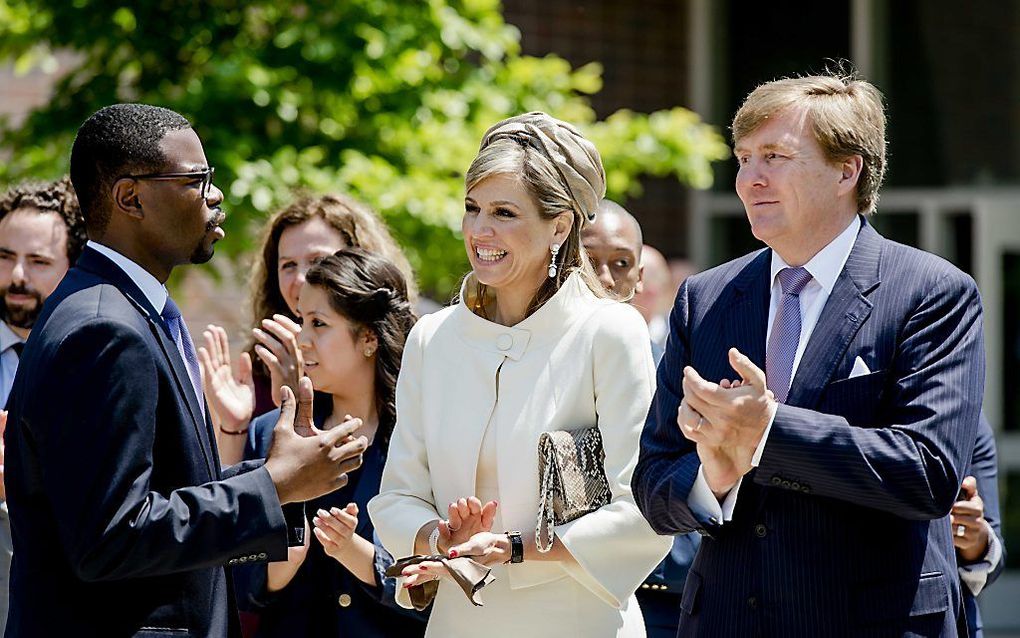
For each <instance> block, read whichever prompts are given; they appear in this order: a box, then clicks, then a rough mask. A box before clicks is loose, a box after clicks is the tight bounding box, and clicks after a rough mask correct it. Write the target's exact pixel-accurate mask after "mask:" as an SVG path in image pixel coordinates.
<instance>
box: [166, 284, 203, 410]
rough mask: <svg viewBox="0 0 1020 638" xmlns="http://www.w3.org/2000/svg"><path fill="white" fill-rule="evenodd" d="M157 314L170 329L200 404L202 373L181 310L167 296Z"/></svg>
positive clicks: (201, 398)
mask: <svg viewBox="0 0 1020 638" xmlns="http://www.w3.org/2000/svg"><path fill="white" fill-rule="evenodd" d="M159 316H160V317H162V318H163V321H165V322H166V327H167V328H169V329H170V336H171V337H173V339H174V343H175V344H176V345H177V351H178V352H180V353H181V358H182V359H184V364H185V365H186V366H187V368H188V376H189V377H190V380H191V387H192V388H193V389H194V390H195V398H197V399H198V403H199V405H201V404H202V400H203V394H202V373H201V371H200V370H199V367H198V356H197V355H196V354H195V344H194V343H193V342H192V341H191V333H190V332H188V325H187V324H186V323H184V318H183V317H181V310H180V308H178V307H177V304H175V303H174V300H173V299H171V298H170V297H167V298H166V305H165V306H163V312H161V313H160V315H159Z"/></svg>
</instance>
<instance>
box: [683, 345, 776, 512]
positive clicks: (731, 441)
mask: <svg viewBox="0 0 1020 638" xmlns="http://www.w3.org/2000/svg"><path fill="white" fill-rule="evenodd" d="M729 360H730V365H731V366H732V367H733V369H734V370H735V371H736V372H737V374H738V375H740V377H741V379H740V380H738V381H734V382H730V381H729V380H727V379H723V380H722V381H721V382H720V383H712V382H710V381H707V380H705V379H704V378H702V376H701V375H700V374H698V372H697V370H695V369H694V368H692V367H690V366H688V367H686V368H684V378H683V391H684V399H683V401H682V402H681V404H680V409H679V411H678V413H677V423H678V424H679V426H680V430H681V431H682V432H683V435H684V436H685V437H686V438H688V439H689V440H691V441H693V442H694V443H695V444H697V451H698V457H699V458H700V459H701V463H702V471H703V473H704V476H705V480H706V481H707V482H708V485H709V487H710V488H711V489H712V492H713V493H714V494H715V495H716V496H717V497H720V498H721V497H722V496H724V495H725V494H726V493H728V492H729V491H730V490H731V489H733V487H734V486H735V485H736V483H737V481H738V480H740V477H742V476H743V475H744V474H746V473H747V472H749V471H750V470H751V459H752V458H753V456H754V451H755V449H756V448H757V447H758V443H759V442H760V441H761V437H762V435H763V434H764V433H765V428H766V426H767V425H768V423H769V420H770V419H771V418H772V414H773V413H774V412H775V409H776V406H777V403H776V400H775V396H774V395H773V394H772V392H771V391H769V390H768V389H767V388H766V387H765V373H764V372H763V371H762V370H761V368H759V367H758V366H756V365H754V363H752V362H751V360H750V359H748V358H747V357H746V356H745V355H744V354H742V353H741V352H740V351H739V350H737V349H736V348H730V351H729Z"/></svg>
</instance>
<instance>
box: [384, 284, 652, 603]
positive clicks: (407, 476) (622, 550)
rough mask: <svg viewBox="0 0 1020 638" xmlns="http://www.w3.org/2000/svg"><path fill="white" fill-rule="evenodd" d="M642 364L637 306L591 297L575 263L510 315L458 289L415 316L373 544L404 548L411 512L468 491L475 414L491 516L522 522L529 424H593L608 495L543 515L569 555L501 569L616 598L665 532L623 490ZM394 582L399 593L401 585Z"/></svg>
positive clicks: (532, 431)
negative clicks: (603, 501)
mask: <svg viewBox="0 0 1020 638" xmlns="http://www.w3.org/2000/svg"><path fill="white" fill-rule="evenodd" d="M471 287H472V286H468V285H467V284H466V285H465V288H466V289H467V288H471ZM461 297H462V299H463V298H464V295H463V294H462V295H461ZM654 378H655V370H654V366H653V363H652V356H651V350H650V347H649V338H648V330H647V327H646V325H645V322H644V320H643V319H642V318H641V315H640V314H638V312H637V311H636V310H635V309H633V308H632V307H630V306H629V305H626V304H623V303H619V302H616V301H612V300H608V299H600V298H598V297H596V296H595V295H594V294H593V293H592V292H591V291H590V290H589V289H588V287H587V286H586V285H585V284H584V282H583V280H582V279H581V278H580V276H579V275H577V274H576V273H575V274H573V275H571V276H570V277H568V278H567V279H566V280H565V281H564V283H563V285H562V286H561V287H560V290H559V291H557V293H556V294H555V295H554V296H553V297H552V299H550V300H549V301H548V302H546V304H545V305H544V306H542V307H541V308H540V309H539V310H538V311H536V312H535V313H533V314H532V315H531V316H529V317H528V318H526V319H524V320H523V321H522V322H520V323H519V324H517V325H515V326H512V327H507V326H502V325H499V324H496V323H493V322H491V321H488V320H486V319H483V318H481V317H479V316H477V315H476V314H474V313H473V312H472V311H471V310H470V309H469V308H468V306H467V305H466V304H465V302H464V301H461V302H460V303H459V304H457V305H455V306H452V307H449V308H445V309H443V310H441V311H439V312H437V313H435V314H431V315H426V316H424V317H422V318H421V319H420V320H419V321H418V323H417V325H415V326H414V328H413V329H412V330H411V333H410V335H409V337H408V339H407V344H406V346H405V349H404V357H403V363H402V368H401V371H400V376H399V379H398V381H397V423H396V427H395V429H394V431H393V435H392V438H391V441H390V447H389V456H388V459H387V462H386V469H385V470H384V472H383V477H382V486H381V489H380V493H379V495H378V496H376V497H375V498H374V499H372V501H371V502H370V503H369V512H370V514H371V516H372V521H373V523H374V524H375V529H376V531H377V532H378V534H379V537H380V539H381V540H382V542H383V544H384V546H386V548H387V549H388V550H389V551H390V552H391V553H392V554H393V555H394V556H395V557H398V558H399V557H404V556H410V555H412V554H413V553H414V539H415V536H416V535H417V533H418V530H419V529H421V527H422V526H423V525H425V524H426V523H428V522H430V521H434V520H436V519H437V518H445V517H446V507H447V505H448V504H449V503H450V502H452V501H455V500H456V499H458V498H462V497H467V496H472V495H475V493H476V488H477V486H476V478H477V476H478V467H477V464H478V462H479V455H480V452H481V447H482V439H483V436H484V434H485V432H486V430H487V428H492V433H493V434H494V438H495V447H496V454H495V458H496V463H497V467H496V468H495V477H496V481H497V484H498V495H499V499H498V501H499V518H500V519H501V520H500V522H501V523H502V525H504V526H505V529H508V530H509V529H516V530H521V531H524V532H532V531H533V530H534V529H535V522H536V517H537V514H538V502H539V499H538V483H539V480H538V439H539V436H540V435H541V434H542V433H543V432H547V431H554V430H571V429H578V428H584V427H589V426H592V425H595V424H598V426H599V428H600V430H601V432H602V437H603V442H604V445H605V452H606V460H605V467H606V475H607V476H608V477H609V482H610V487H611V489H612V494H613V496H612V500H611V502H610V503H609V504H607V505H605V506H604V507H602V508H601V509H599V510H597V511H595V512H592V513H590V514H588V515H586V516H583V517H581V518H579V519H577V520H574V521H572V522H570V523H566V524H564V525H560V526H557V527H556V542H562V543H564V544H565V545H566V547H567V548H568V549H569V550H570V553H571V554H572V555H573V556H574V557H575V558H576V560H577V564H572V563H561V562H546V561H525V562H524V563H522V564H519V565H513V566H511V567H510V568H509V569H507V577H508V578H509V586H510V588H511V589H514V590H516V589H520V588H525V587H530V586H535V585H540V584H543V583H548V582H550V581H552V580H555V579H558V578H562V577H563V576H564V571H565V572H566V573H567V575H569V576H571V577H572V578H574V579H575V580H576V581H578V582H579V583H580V584H581V585H583V586H584V587H585V588H587V589H588V590H590V591H591V592H592V593H594V594H595V595H596V596H597V597H598V598H600V599H601V600H602V601H604V602H605V603H606V604H608V605H611V606H612V607H615V608H623V607H625V606H626V603H627V601H628V599H629V598H630V597H631V595H632V594H633V592H634V590H635V589H636V588H637V587H638V586H639V585H640V584H641V582H642V581H643V579H644V578H645V577H646V576H647V575H648V573H649V572H651V570H652V569H653V568H654V567H655V566H656V565H657V564H658V563H659V561H660V560H662V558H663V557H664V556H665V555H666V553H667V552H668V551H669V548H670V542H671V539H670V538H668V537H661V536H657V535H656V534H655V532H653V531H652V529H651V527H649V525H648V523H647V522H646V521H645V519H644V518H643V517H642V515H641V513H640V512H639V511H638V509H637V506H636V505H635V504H634V499H633V496H632V495H631V490H630V479H631V474H632V472H633V470H634V465H635V464H636V463H637V456H638V442H639V438H640V434H641V428H642V425H643V424H644V420H645V415H646V412H647V410H648V406H649V404H650V402H651V398H652V390H653V385H654ZM487 456H488V455H487ZM484 469H485V470H489V469H490V468H484ZM490 475H491V474H490ZM483 476H486V474H484V473H483ZM495 531H502V530H495ZM397 592H398V593H397V601H398V602H399V603H400V604H402V605H404V606H410V600H409V598H408V595H407V593H406V590H405V589H404V588H403V587H398V588H397ZM436 611H438V610H436ZM433 613H435V611H434V612H433Z"/></svg>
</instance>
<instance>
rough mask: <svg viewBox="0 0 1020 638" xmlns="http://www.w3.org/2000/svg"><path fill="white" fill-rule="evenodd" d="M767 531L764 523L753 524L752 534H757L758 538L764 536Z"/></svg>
mask: <svg viewBox="0 0 1020 638" xmlns="http://www.w3.org/2000/svg"><path fill="white" fill-rule="evenodd" d="M768 533H769V530H768V528H767V527H765V525H764V524H762V523H758V524H757V525H755V526H754V535H755V536H757V537H758V538H765V535H766V534H768Z"/></svg>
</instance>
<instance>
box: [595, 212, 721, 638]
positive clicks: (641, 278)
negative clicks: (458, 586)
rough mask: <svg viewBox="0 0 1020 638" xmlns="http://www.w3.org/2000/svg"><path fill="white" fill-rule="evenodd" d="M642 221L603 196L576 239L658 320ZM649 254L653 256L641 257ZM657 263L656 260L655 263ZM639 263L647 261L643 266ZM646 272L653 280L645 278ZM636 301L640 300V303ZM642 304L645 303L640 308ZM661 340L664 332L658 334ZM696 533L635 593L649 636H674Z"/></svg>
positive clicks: (659, 267) (657, 272) (657, 350)
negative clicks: (639, 222)
mask: <svg viewBox="0 0 1020 638" xmlns="http://www.w3.org/2000/svg"><path fill="white" fill-rule="evenodd" d="M641 242H642V233H641V225H640V224H638V221H637V219H635V218H634V216H633V215H631V214H630V213H629V212H627V210H626V209H624V208H623V207H622V206H620V205H619V204H617V203H615V202H612V201H610V200H608V199H604V200H602V203H601V204H600V205H599V211H598V214H597V215H596V216H595V222H594V223H592V224H588V225H586V226H585V227H584V229H583V230H582V231H581V243H582V244H583V245H584V247H585V249H586V250H587V251H588V256H589V258H590V259H591V261H592V265H593V266H594V267H595V272H596V273H598V275H599V279H600V280H601V281H602V283H603V285H605V287H606V289H607V290H609V291H611V292H614V293H616V294H617V295H618V296H619V297H620V298H621V299H630V300H631V303H633V304H634V305H635V306H636V307H637V309H638V310H639V311H640V312H641V314H642V316H644V317H645V321H648V322H649V325H651V321H652V320H654V319H656V318H658V319H659V320H660V321H661V316H660V313H659V312H658V311H657V309H658V308H660V307H661V304H662V301H661V299H660V297H668V299H666V300H665V304H666V306H667V307H668V305H669V304H670V302H671V301H672V295H671V294H670V292H669V290H668V287H669V285H670V284H669V266H667V265H666V260H665V259H664V258H663V257H662V253H660V252H659V251H657V250H655V249H654V248H652V247H651V246H642V243H641ZM649 255H651V256H652V260H651V261H650V262H646V261H645V258H646V257H647V256H649ZM659 262H661V264H660V263H659ZM642 263H645V264H649V265H650V266H651V268H648V267H647V266H646V267H645V268H642ZM649 275H653V277H654V279H652V280H651V281H650V280H649ZM639 300H640V301H639ZM642 303H645V304H647V306H645V307H642V305H641V304H642ZM663 338H665V335H663ZM651 347H652V354H653V355H654V356H655V360H656V362H657V361H658V360H659V357H661V356H662V347H663V345H662V344H661V343H657V342H656V341H655V340H654V339H653V340H652V341H651ZM700 542H701V537H700V536H698V535H697V534H693V533H692V534H681V535H679V536H676V537H675V538H674V539H673V547H672V549H671V550H670V552H669V554H668V555H667V556H666V558H664V559H663V561H662V562H661V563H659V565H658V566H657V567H656V568H655V569H654V570H653V571H652V573H651V574H649V576H648V578H646V579H645V582H644V583H642V584H641V587H640V588H639V589H638V591H637V599H638V603H639V604H640V605H641V613H642V614H643V615H644V618H645V628H646V630H647V633H648V638H674V637H675V636H676V629H677V624H678V623H679V620H680V599H681V596H682V594H683V587H684V581H685V580H686V579H687V571H688V570H689V569H690V567H691V562H693V560H694V555H695V554H696V553H697V552H698V545H699V544H700Z"/></svg>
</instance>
